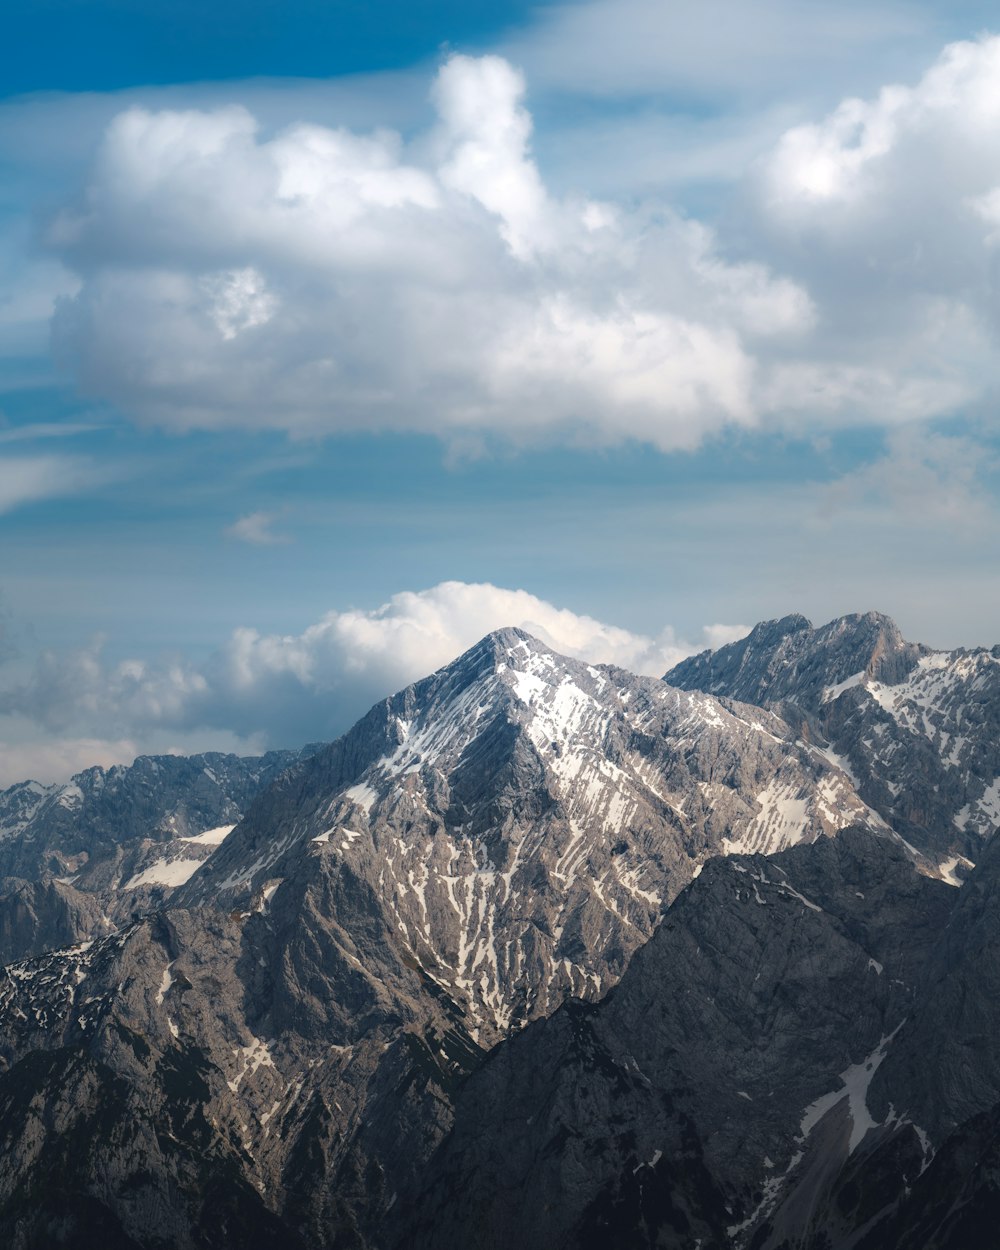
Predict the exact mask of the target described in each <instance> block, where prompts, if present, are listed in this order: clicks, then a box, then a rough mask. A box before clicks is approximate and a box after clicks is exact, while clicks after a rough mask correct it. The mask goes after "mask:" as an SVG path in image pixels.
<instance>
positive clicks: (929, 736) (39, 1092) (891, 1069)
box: [0, 613, 1000, 1250]
mask: <svg viewBox="0 0 1000 1250" xmlns="http://www.w3.org/2000/svg"><path fill="white" fill-rule="evenodd" d="M998 728H1000V648H994V649H993V650H992V651H988V650H977V651H956V652H936V651H932V650H930V649H928V648H926V647H923V646H920V645H916V644H911V643H907V642H905V641H904V640H903V639H902V637H901V635H900V634H899V631H898V629H896V627H895V625H893V623H892V622H891V621H890V620H888V619H887V618H885V617H882V616H879V615H877V614H874V613H869V614H866V615H864V616H852V617H844V618H842V619H840V620H838V621H834V622H832V623H831V624H829V625H826V626H824V627H822V628H820V629H814V628H813V627H812V626H811V625H810V624H809V622H808V621H806V620H805V619H804V618H803V617H798V616H793V617H786V618H784V619H782V620H780V621H772V622H767V623H765V624H762V625H759V626H757V627H756V628H755V629H754V630H753V631H752V632H751V634H750V635H749V636H748V637H747V638H745V639H743V640H741V641H739V642H737V643H733V644H730V645H729V646H726V647H723V648H721V649H720V650H718V651H715V652H705V653H704V654H702V655H700V656H695V657H693V658H691V659H689V660H686V661H684V662H683V663H682V664H680V665H678V666H677V667H676V668H674V669H673V670H671V672H669V673H667V674H666V676H665V678H664V679H663V680H662V681H658V680H655V679H651V678H645V677H638V676H635V675H634V674H631V673H627V672H624V671H623V670H621V669H617V668H612V667H609V666H604V665H597V666H594V665H587V664H583V663H580V662H578V661H574V660H570V659H567V658H565V657H562V656H559V655H557V654H555V653H554V652H553V651H551V650H550V649H549V648H547V647H545V646H544V645H542V644H541V643H539V642H538V641H537V640H535V639H533V638H531V637H530V636H529V635H528V634H526V633H524V632H522V631H520V630H502V631H499V632H497V633H495V634H491V635H489V636H488V637H487V638H485V639H483V640H482V642H480V643H479V644H478V645H477V646H476V647H474V648H472V650H470V651H469V652H467V653H466V654H465V655H463V656H461V657H460V658H459V659H458V660H456V661H455V662H454V663H453V664H450V665H448V666H447V667H445V668H443V669H441V670H440V671H439V672H437V673H435V674H433V675H432V676H430V677H428V678H425V679H424V680H423V681H420V682H418V683H416V684H415V685H413V686H410V687H408V688H407V689H406V690H404V691H401V692H400V693H399V694H397V695H395V696H393V697H392V698H390V699H387V700H385V701H384V702H382V703H379V704H377V705H376V706H375V707H374V708H373V709H372V710H371V711H370V712H369V713H368V715H367V716H365V717H364V718H363V719H362V720H361V721H360V722H359V723H358V724H357V725H356V726H355V727H354V728H353V729H352V730H351V731H350V732H349V733H347V734H346V735H345V736H344V737H343V738H341V739H339V740H338V741H337V742H335V743H332V744H330V745H328V746H323V747H312V748H308V749H307V750H305V751H302V752H294V753H293V752H287V753H282V752H273V753H271V754H270V755H268V756H265V757H262V758H261V759H257V760H247V759H243V760H241V759H237V758H236V757H233V756H221V755H206V756H199V757H192V758H191V759H181V758H176V757H157V758H141V759H139V760H137V761H136V763H135V764H134V765H133V766H132V767H131V768H128V769H112V770H109V771H107V772H105V771H104V770H101V769H92V770H89V771H88V772H86V773H84V774H81V775H80V776H78V777H77V778H75V779H74V781H73V783H72V784H71V785H70V786H68V787H41V786H38V785H36V784H34V783H30V782H28V783H24V784H23V785H20V786H15V787H12V788H11V789H10V790H7V791H5V792H3V793H2V794H0V874H3V880H2V881H0V960H2V962H3V964H4V965H5V966H4V967H3V968H2V969H0V1159H2V1161H3V1167H2V1168H0V1233H2V1234H3V1238H4V1241H5V1244H9V1245H10V1246H12V1247H16V1248H20V1247H24V1248H27V1247H42V1246H45V1247H48V1246H72V1247H87V1246H92V1245H101V1246H107V1247H109V1248H110V1250H116V1248H118V1247H121V1248H123V1250H124V1248H126V1247H128V1248H129V1250H134V1248H137V1247H142V1248H143V1250H154V1248H156V1250H162V1248H163V1247H171V1248H172V1247H178V1248H179V1250H181V1248H183V1250H186V1248H188V1247H192V1248H193V1247H199V1248H200V1247H205V1248H206V1250H207V1248H208V1247H212V1248H213V1250H228V1248H230V1247H232V1250H236V1248H237V1247H239V1248H240V1250H244V1248H248V1247H249V1248H254V1247H261V1248H265V1247H267V1248H269V1247H275V1248H277V1247H279V1246H280V1247H281V1248H282V1250H293V1248H297V1247H301V1248H302V1250H306V1248H309V1250H319V1248H321V1247H322V1248H329V1250H333V1248H337V1250H340V1248H341V1247H343V1248H345V1250H346V1248H347V1247H352V1248H356V1250H403V1248H404V1247H425V1248H426V1250H474V1248H480V1247H481V1248H482V1250H487V1248H490V1250H495V1248H501V1247H503V1248H506V1247H518V1248H519V1250H521V1248H522V1247H523V1250H529V1248H532V1247H537V1248H538V1250H555V1248H558V1247H565V1248H566V1250H571V1248H577V1247H579V1248H580V1250H584V1248H587V1250H589V1248H591V1247H593V1248H595V1250H596V1248H597V1247H600V1248H601V1250H606V1248H608V1247H611V1248H618V1247H620V1248H621V1250H632V1248H633V1247H635V1248H636V1250H638V1248H640V1247H642V1248H644V1250H645V1248H646V1247H678V1248H680V1247H685V1248H687V1250H694V1247H696V1246H700V1247H702V1248H703V1250H708V1248H709V1247H734V1248H737V1250H744V1248H746V1250H765V1248H766V1250H779V1247H785V1246H788V1247H808V1248H809V1250H821V1248H823V1250H848V1248H849V1247H857V1248H859V1250H874V1248H875V1247H880V1248H881V1247H890V1248H897V1250H904V1248H907V1250H908V1248H909V1247H925V1246H926V1247H941V1248H944V1247H949V1248H952V1250H959V1248H963V1250H966V1248H969V1247H973V1248H974V1247H977V1246H984V1247H985V1246H987V1245H989V1246H992V1245H993V1244H994V1243H995V1236H994V1231H993V1230H994V1227H995V1225H994V1221H993V1219H992V1213H993V1204H994V1201H995V1187H996V1184H997V1178H998V1176H1000V1164H998V1159H997V1154H998V1141H1000V1139H998V1136H997V1132H998V1127H1000V1027H998V1026H1000V1019H998V1018H997V1017H998V1016H1000V992H998V991H1000V986H995V985H994V984H993V983H994V981H995V980H997V979H998V978H1000V946H998V943H997V938H998V936H1000V933H998V929H1000V903H998V901H997V900H998V898H1000V842H991V838H992V835H993V833H994V831H995V828H996V825H997V823H1000V733H998Z"/></svg>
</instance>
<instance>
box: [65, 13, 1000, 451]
mask: <svg viewBox="0 0 1000 1250" xmlns="http://www.w3.org/2000/svg"><path fill="white" fill-rule="evenodd" d="M612 7H613V6H612ZM710 7H711V14H714V15H715V16H714V17H713V18H712V20H711V21H709V16H711V14H709V15H708V16H706V13H702V12H700V11H699V13H698V15H697V16H696V17H691V16H687V17H685V16H684V15H683V14H682V13H681V11H680V10H679V9H677V7H676V6H667V7H666V8H664V6H655V5H650V4H649V3H648V2H647V0H628V3H627V4H625V5H624V9H626V10H627V13H625V18H626V19H627V20H625V26H624V29H627V30H628V31H629V32H630V38H631V39H633V40H635V39H636V32H637V31H643V30H645V29H646V27H647V26H648V27H649V30H650V32H651V33H650V37H649V40H648V41H647V42H648V48H647V47H645V46H644V48H643V49H642V50H641V52H642V55H646V53H647V51H648V53H649V56H650V57H653V59H654V60H655V57H656V56H657V55H659V53H658V52H656V48H657V43H656V41H657V40H660V42H661V43H665V44H668V45H669V46H670V48H671V49H673V50H672V51H671V52H670V57H671V58H673V60H671V61H670V64H673V63H674V60H678V58H680V53H677V52H676V49H674V45H673V44H671V43H670V38H672V37H673V35H676V36H677V38H678V39H680V45H679V46H681V47H689V51H690V47H695V46H700V44H699V43H698V41H699V40H701V41H703V42H704V40H705V39H707V38H708V35H709V33H710V30H711V28H712V27H713V23H714V25H715V26H716V27H718V28H719V29H720V30H723V29H724V31H725V41H726V47H727V48H728V49H729V51H728V52H727V53H726V55H727V56H730V58H731V60H732V61H733V64H735V57H736V47H737V44H739V40H738V39H736V38H735V35H734V34H733V32H734V31H740V30H742V31H743V32H744V36H745V37H746V38H750V37H751V34H752V39H751V43H750V44H749V45H747V46H749V47H753V46H755V45H754V43H753V40H757V41H758V42H759V41H761V40H764V41H766V40H767V39H773V40H774V41H775V46H776V48H777V52H776V55H779V54H780V55H779V59H783V61H782V63H784V61H785V60H788V59H790V53H789V47H790V45H791V42H794V39H793V36H794V32H796V31H798V30H799V29H800V27H801V30H802V31H803V32H804V31H807V30H808V32H810V34H809V38H810V39H811V40H812V41H813V42H814V43H815V42H816V41H817V40H819V41H820V42H822V40H824V39H829V40H831V41H832V43H833V44H835V45H836V46H837V47H838V48H839V49H840V51H841V52H842V53H843V54H844V56H845V57H847V56H848V54H849V51H850V49H851V48H852V47H854V46H855V44H856V43H859V44H864V45H865V46H867V44H866V41H868V40H870V39H872V38H875V39H876V42H878V40H880V39H888V38H889V35H890V34H891V33H892V32H893V31H894V30H896V31H897V33H898V30H900V29H903V28H907V29H909V25H908V24H910V25H913V29H914V30H917V28H920V29H921V30H922V29H924V27H923V26H922V25H921V22H922V20H923V19H921V21H917V20H916V19H915V18H914V17H913V13H912V11H910V12H909V15H907V14H906V13H904V12H903V10H899V11H898V12H897V11H895V10H887V9H884V8H883V9H880V10H879V12H878V13H877V14H874V15H872V14H868V13H867V11H862V9H861V8H851V9H850V10H849V11H844V12H840V11H838V13H837V14H835V15H832V16H831V15H830V14H829V13H828V11H826V10H821V9H820V8H819V7H817V6H816V5H806V6H793V5H789V4H786V3H784V0H780V2H779V0H771V2H770V3H768V5H767V6H765V10H764V11H763V13H762V14H761V15H760V26H759V29H758V30H757V31H756V33H752V32H749V31H747V30H746V27H747V26H748V24H749V25H753V22H751V20H750V19H749V18H747V17H746V14H744V13H742V10H740V11H739V12H737V8H738V6H736V8H734V6H733V5H731V4H729V3H722V0H718V3H715V4H714V5H713V6H710ZM800 9H801V11H800ZM806 10H808V12H806ZM610 13H611V9H610V8H609V6H608V5H607V4H605V3H604V2H603V0H600V2H596V0H595V3H592V4H587V5H581V6H576V7H575V8H573V7H572V6H571V7H569V8H559V9H557V10H555V11H553V12H552V13H550V14H549V17H548V18H547V19H545V20H542V21H541V22H540V25H538V26H537V27H536V29H535V30H534V33H533V35H532V37H531V40H529V41H528V42H526V43H525V44H524V45H523V51H524V53H525V57H526V59H527V61H528V63H529V65H531V67H532V68H533V70H534V72H536V73H537V74H538V75H539V76H540V80H541V81H543V82H548V85H549V87H550V88H551V87H552V80H551V76H550V78H549V79H547V78H546V73H548V72H549V71H551V68H552V67H551V65H550V64H549V62H547V61H546V58H545V55H543V46H544V45H545V40H546V39H547V38H548V36H547V35H546V33H545V32H546V30H548V29H549V26H547V25H546V23H547V22H548V21H551V23H553V25H552V26H551V29H552V30H563V29H564V27H565V28H566V30H569V29H570V28H572V30H575V31H576V32H577V34H579V32H580V30H582V29H583V27H581V26H580V25H579V24H580V23H583V26H586V28H587V30H588V31H590V34H588V35H587V36H586V38H584V37H583V36H580V39H581V41H582V42H579V43H578V44H577V43H573V42H572V40H571V41H570V43H571V45H572V46H571V47H569V50H568V52H569V53H573V54H574V55H575V52H573V49H574V48H575V49H576V51H577V52H579V51H580V48H582V47H583V46H584V44H586V43H587V40H592V39H595V38H596V34H595V33H594V32H596V31H598V30H605V31H606V30H608V29H609V26H608V23H609V21H610ZM824 13H826V16H824ZM756 20H757V15H755V16H754V21H756ZM567 23H568V24H569V25H568V26H567V25H566V24H567ZM727 23H730V24H729V25H727ZM588 24H589V25H588ZM671 32H673V34H671ZM654 33H655V34H656V37H655V38H654V37H653V34H654ZM553 37H554V36H553ZM804 37H805V36H804V35H803V38H804ZM923 37H924V36H923V35H922V36H921V38H923ZM574 38H575V36H574ZM685 40H686V41H687V42H686V43H685ZM692 40H693V41H694V42H693V43H692V42H691V41H692ZM639 42H642V41H639ZM689 45H690V46H689ZM588 46H589V45H588ZM810 46H812V44H810ZM880 46H881V45H880ZM591 52H593V48H591ZM675 54H676V55H675ZM588 55H590V53H588ZM743 55H744V56H746V49H745V48H744V51H743ZM611 59H612V60H614V58H611ZM748 59H752V58H748ZM791 59H794V58H791ZM582 64H583V63H582V62H581V65H578V66H577V67H576V69H574V70H572V75H575V81H577V82H578V83H584V82H586V77H585V75H584V73H583V68H582V67H581V66H582ZM650 64H651V66H652V62H651V63H650ZM733 64H731V65H730V66H729V68H728V69H725V68H723V69H721V70H720V74H721V76H722V78H725V77H726V75H727V74H730V72H731V71H732V70H733ZM546 65H548V70H546V68H545V67H546ZM998 68H1000V39H996V38H987V37H984V38H982V39H980V40H978V41H975V42H964V43H957V44H952V45H949V46H948V47H947V48H945V49H944V51H943V52H942V53H941V55H940V56H939V58H938V59H937V61H936V62H935V63H934V64H933V65H932V66H931V67H930V69H928V70H927V72H926V73H925V74H924V75H923V77H922V78H920V79H919V80H918V81H916V82H915V83H914V84H913V85H909V86H888V87H885V88H883V89H882V90H881V91H879V92H877V93H875V94H874V95H872V96H871V98H868V99H862V98H849V99H846V100H844V101H843V102H842V103H841V104H840V105H839V106H838V107H836V108H835V109H834V110H833V111H832V112H831V113H830V114H829V115H828V116H827V117H826V118H825V119H824V120H821V121H818V122H817V121H810V122H808V123H806V124H797V125H794V126H791V127H788V128H786V129H785V131H784V133H783V134H782V135H781V136H780V137H779V138H778V140H777V141H776V142H775V143H774V145H773V146H772V148H771V150H769V151H768V152H767V153H766V154H765V155H763V156H762V157H760V158H759V159H758V160H757V161H756V163H755V164H753V166H752V168H751V169H750V170H749V171H744V172H745V173H746V176H745V177H744V178H743V180H742V182H739V183H738V184H737V185H734V188H733V190H732V193H731V199H730V202H729V204H728V206H727V210H728V211H727V212H726V214H725V215H724V216H722V217H721V218H720V222H721V223H722V224H720V225H718V226H717V227H715V228H712V227H710V226H709V225H707V224H705V223H704V222H700V221H698V220H695V219H693V218H692V217H690V216H687V215H685V214H684V213H683V212H682V211H680V209H678V208H677V207H676V206H675V205H673V204H671V203H669V202H665V201H663V200H662V199H658V198H657V196H656V194H653V193H651V194H650V195H649V196H648V198H646V199H644V200H643V199H638V200H637V199H635V198H632V197H629V196H628V195H627V194H626V195H624V196H622V197H621V199H620V200H618V201H616V200H615V198H614V196H612V197H611V198H600V199H598V198H595V197H594V196H592V195H588V194H584V193H579V194H567V193H556V192H555V191H553V190H552V188H551V186H549V185H548V184H547V182H546V180H545V178H544V177H543V174H542V170H541V169H540V167H539V165H538V163H537V161H536V158H535V156H534V155H533V152H532V132H533V119H532V116H531V113H530V112H529V110H528V107H527V94H526V93H527V83H526V81H525V77H524V75H523V74H522V73H521V72H520V71H519V70H518V69H516V68H515V67H514V66H513V65H512V64H511V63H510V62H509V61H507V60H505V59H503V58H501V57H498V56H484V57H468V56H452V57H451V58H450V59H448V60H447V61H446V62H445V63H444V64H443V66H441V68H440V70H439V72H438V74H437V76H436V79H435V80H434V83H433V85H432V87H431V91H430V95H431V98H432V101H433V105H434V109H435V110H436V122H434V123H433V124H431V125H430V126H428V127H425V128H424V129H423V130H422V131H421V132H420V133H419V134H417V135H415V136H410V137H408V138H407V139H404V138H403V137H402V136H401V135H400V134H398V133H396V132H395V131H392V130H389V129H386V128H376V129H374V130H371V131H369V132H365V133H361V132H358V131H356V130H352V129H349V128H347V126H346V125H345V126H339V127H337V126H331V125H320V124H316V123H314V122H305V121H299V122H294V123H292V124H290V125H285V126H283V127H279V128H277V129H275V128H274V127H273V126H271V125H268V124H266V123H265V122H262V121H261V119H260V118H258V117H257V116H256V115H255V113H253V112H251V111H250V109H249V108H247V107H244V106H240V105H232V104H230V105H228V106H226V107H223V108H214V109H193V108H187V109H180V108H169V109H160V110H151V109H148V108H143V107H140V106H138V105H134V106H132V107H130V108H128V109H126V110H125V111H123V112H121V113H120V114H118V115H117V116H116V117H114V118H113V119H112V120H111V122H110V123H109V125H108V127H107V130H106V133H105V135H104V139H103V142H102V144H101V145H100V150H99V153H98V156H97V157H96V159H95V161H94V163H93V165H92V167H91V169H90V172H89V175H88V179H87V185H86V188H85V191H84V193H83V195H82V196H81V198H80V200H79V202H78V203H77V204H76V205H75V206H72V207H67V208H66V209H64V210H63V211H62V212H61V213H60V214H58V215H57V217H56V218H55V220H54V221H53V222H52V224H51V227H50V230H49V234H48V238H49V244H50V247H51V248H52V250H53V251H54V252H55V253H56V255H57V256H58V259H59V262H60V264H61V265H62V266H63V269H62V270H61V271H60V272H67V271H69V270H72V271H73V275H75V276H74V277H73V281H75V282H78V283H80V284H81V285H80V289H79V292H78V294H76V296H75V297H73V298H67V299H63V301H62V302H61V304H60V307H59V311H58V313H57V315H56V318H55V322H54V339H55V343H56V346H57V349H58V351H59V352H60V353H61V355H62V357H63V359H64V360H65V361H66V363H67V364H68V365H69V367H70V368H71V369H72V370H74V372H75V373H76V376H77V377H78V378H79V380H80V382H81V383H82V384H83V386H84V388H85V389H86V390H87V391H89V392H90V393H92V394H94V395H96V396H99V397H102V398H105V399H111V400H113V401H115V402H116V403H117V404H118V405H119V406H120V407H121V408H122V410H123V411H127V412H128V413H130V414H134V415H135V416H137V417H138V418H139V419H141V420H144V421H147V422H155V423H160V424H162V425H165V426H169V427H172V428H182V429H183V428H195V427H208V428H227V427H231V428H264V427H267V428H280V429H286V430H288V431H289V432H291V433H293V434H296V435H309V436H311V435H323V434H336V433H339V432H346V431H365V430H406V431H417V432H423V433H430V434H434V435H437V436H439V437H441V438H443V439H445V440H446V441H447V442H449V443H451V444H452V445H453V446H455V445H459V446H461V445H465V444H467V443H469V442H475V441H476V440H477V439H478V440H479V441H480V442H487V443H488V442H489V441H490V440H491V439H496V440H506V441H508V442H512V443H514V444H516V445H522V446H523V445H530V444H532V443H534V442H539V441H548V442H551V441H568V442H573V443H577V444H584V445H598V446H600V445H608V444H614V443H618V442H621V441H624V440H628V439H638V440H641V441H644V442H646V443H649V444H651V445H652V446H655V447H657V448H660V449H663V450H674V449H678V448H691V447H694V446H697V445H698V444H699V443H701V442H702V441H704V440H705V439H706V438H711V437H713V436H716V435H718V434H719V433H721V432H724V431H726V430H727V429H730V428H733V427H737V428H755V429H760V428H764V429H767V428H785V429H787V428H791V429H793V430H795V431H797V432H802V433H812V432H815V431H817V430H824V429H830V428H833V427H835V426H837V425H842V424H844V423H868V424H876V425H893V424H898V423H900V422H906V421H915V420H916V421H919V420H924V419H926V418H928V417H935V416H944V415H951V414H953V413H955V412H956V411H957V410H959V409H961V408H965V409H968V408H969V407H970V406H973V405H981V404H983V403H984V402H988V401H989V400H990V399H991V398H992V397H993V396H994V395H995V394H996V390H997V386H998V383H1000V367H998V363H997V358H996V352H995V351H994V349H993V342H994V336H995V333H996V330H997V328H1000V327H998V323H997V313H996V309H997V307H998V306H1000V305H998V301H997V298H996V290H995V286H996V283H995V279H994V277H993V265H992V258H993V256H994V254H995V249H996V240H997V238H998V237H1000V210H998V208H997V205H998V204H1000V158H998V156H997V151H996V147H995V144H994V143H993V142H992V136H993V133H994V130H995V126H994V123H995V120H996V118H997V114H998V111H1000V97H998V93H997V90H996V87H995V83H996V81H997V80H998ZM753 72H754V73H755V74H756V73H758V72H759V67H758V68H757V69H755V70H754V71H753ZM650 73H652V68H650ZM572 75H571V76H572ZM721 80H722V79H721V78H720V82H721ZM647 87H649V84H647ZM588 89H589V90H591V91H592V92H596V93H599V92H600V91H601V90H602V89H603V88H602V86H601V83H600V81H599V79H597V80H595V81H594V82H592V83H590V85H589V88H588ZM617 89H618V88H614V90H617ZM643 89H646V88H643ZM649 89H651V87H649ZM248 90H249V89H248ZM608 90H609V91H612V85H611V84H609V85H608ZM612 93H613V91H612ZM303 98H305V97H303ZM286 108H287V105H286ZM779 112H780V110H779ZM775 115H777V114H775ZM648 120H649V119H648V116H645V115H644V116H641V117H639V118H638V120H637V121H636V127H637V130H636V134H637V135H638V136H639V142H640V143H641V144H642V145H644V146H645V147H646V148H652V149H653V150H652V151H651V152H650V153H648V155H649V156H650V157H651V158H652V159H653V161H654V163H655V162H657V161H658V162H659V163H660V164H661V165H664V166H667V165H669V164H670V160H671V152H670V151H669V150H663V151H659V150H656V144H657V143H658V142H661V141H662V140H660V139H658V138H657V136H658V135H659V134H660V133H661V132H659V131H658V130H657V129H656V127H653V128H652V129H651V128H650V126H649V125H648ZM627 124H628V122H627V121H626V120H622V119H617V120H616V121H615V126H626V125H627ZM771 124H773V118H772V123H771ZM667 133H669V132H667ZM753 150H754V143H752V142H751V141H750V139H749V138H748V137H744V138H743V139H741V140H740V142H739V143H738V144H736V145H735V147H732V148H729V147H727V146H726V144H725V143H723V144H722V147H721V148H720V151H722V152H729V153H730V156H729V157H728V159H730V160H731V161H732V162H733V163H734V169H733V170H732V174H733V177H734V179H735V176H736V174H738V173H739V170H738V169H736V168H735V163H736V162H738V161H740V160H746V159H747V158H748V155H749V154H750V153H751V152H752V151H753ZM633 154H634V149H633ZM646 155H647V154H646V153H645V152H644V153H643V156H644V157H645V156H646ZM689 156H690V154H689V152H687V151H684V152H682V153H681V157H682V160H683V161H684V162H688V160H689ZM713 159H715V158H713ZM580 167H581V168H584V166H583V165H581V166H580ZM654 181H655V180H654ZM598 182H601V179H600V178H598ZM666 183H669V178H667V179H665V180H664V185H665V184H666ZM602 185H603V186H604V188H605V189H604V195H607V193H608V192H607V183H606V182H604V183H602Z"/></svg>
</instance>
